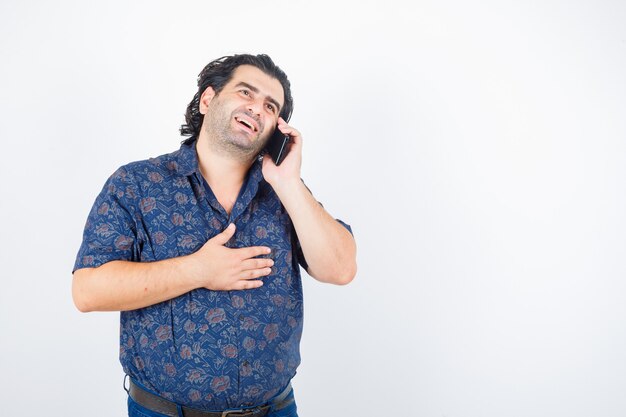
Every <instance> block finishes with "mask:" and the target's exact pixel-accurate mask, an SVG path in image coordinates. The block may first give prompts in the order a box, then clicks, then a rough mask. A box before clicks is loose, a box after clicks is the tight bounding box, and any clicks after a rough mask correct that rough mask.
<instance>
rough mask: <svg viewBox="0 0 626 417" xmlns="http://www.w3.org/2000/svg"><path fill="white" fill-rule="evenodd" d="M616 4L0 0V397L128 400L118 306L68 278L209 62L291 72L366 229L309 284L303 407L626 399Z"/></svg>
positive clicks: (357, 220)
mask: <svg viewBox="0 0 626 417" xmlns="http://www.w3.org/2000/svg"><path fill="white" fill-rule="evenodd" d="M625 21H626V3H624V2H622V1H591V0H589V1H582V0H579V1H560V2H559V1H549V0H548V1H521V0H520V1H507V2H502V1H480V2H466V1H460V0H459V1H432V2H424V1H417V2H409V1H391V0H390V1H367V0H362V1H329V2H325V1H315V2H305V1H297V0H293V1H265V2H260V1H255V2H251V1H238V2H226V1H223V2H210V1H196V2H191V1H189V2H185V1H180V2H165V1H162V2H158V1H107V2H88V1H68V0H59V1H55V2H46V1H31V2H26V1H24V2H18V1H3V2H2V3H0V62H1V64H0V115H1V116H0V140H2V153H1V155H2V156H1V157H0V161H1V163H0V174H1V178H2V180H1V182H0V187H1V189H0V191H1V193H0V195H1V197H0V210H1V212H0V219H2V239H1V240H0V245H1V248H0V257H1V259H0V261H1V264H2V265H3V268H2V272H1V275H2V281H1V282H2V288H1V289H0V332H1V334H2V342H1V343H0V370H1V372H0V374H1V378H2V387H1V389H0V403H1V404H2V410H3V411H2V414H3V415H7V416H33V415H39V414H41V415H47V416H59V417H61V416H83V415H86V414H89V415H91V416H103V417H104V416H115V415H118V416H121V415H125V403H124V401H125V393H124V392H123V391H122V389H121V383H122V371H121V367H120V366H119V363H118V362H117V349H118V347H117V337H118V315H117V314H116V313H91V314H80V313H78V311H77V310H76V309H75V308H74V306H73V304H72V301H71V296H70V283H71V275H70V272H71V268H72V265H73V262H74V257H75V255H76V251H77V250H78V246H79V244H80V239H81V233H82V228H83V225H84V221H85V219H86V217H87V214H88V211H89V208H90V207H91V204H92V202H93V199H94V198H95V196H96V194H97V193H98V192H99V190H100V188H101V187H102V184H103V183H104V181H105V179H106V178H107V177H108V175H110V174H111V173H112V172H113V170H115V168H117V167H118V166H119V165H121V164H123V163H126V162H129V161H132V160H137V159H144V158H146V157H148V156H156V155H159V154H162V153H166V152H170V151H172V150H174V149H176V148H177V147H178V143H179V141H180V137H179V136H178V134H177V129H178V127H179V125H180V124H181V122H182V121H183V113H184V111H185V107H186V105H187V103H188V101H189V100H190V98H191V97H192V95H193V94H194V92H195V81H196V76H197V74H198V72H199V71H200V69H201V68H202V67H203V66H204V65H205V64H206V63H207V62H209V61H210V60H212V59H214V58H217V57H219V56H222V55H225V54H232V53H240V52H254V53H258V52H265V53H268V54H270V55H271V56H272V57H273V58H274V59H275V61H276V62H277V63H278V64H279V65H280V66H281V67H283V68H284V69H285V70H286V72H287V73H288V74H289V76H290V78H291V81H292V84H293V93H294V96H295V112H294V116H293V118H292V124H293V125H294V126H295V127H297V128H298V129H299V130H301V132H302V133H303V135H304V140H305V162H304V164H305V165H304V167H303V177H304V178H305V180H306V181H307V184H308V185H309V186H310V188H311V189H312V190H313V191H314V193H315V194H316V196H317V198H318V199H319V200H321V201H322V202H323V203H324V204H325V206H326V208H328V209H329V211H330V212H331V213H332V214H334V215H335V216H337V217H340V218H342V219H344V220H346V221H348V222H349V223H351V224H352V226H353V229H354V232H355V235H356V238H357V242H358V246H359V273H358V276H357V279H356V280H355V282H354V283H353V284H351V285H350V286H348V287H341V288H339V287H331V286H325V285H322V284H319V283H317V282H315V281H313V280H312V279H310V278H308V277H307V279H306V284H305V291H306V292H305V305H306V321H305V334H304V338H303V344H302V351H303V364H302V366H301V368H300V371H299V374H298V376H297V377H296V380H295V387H296V396H297V398H298V402H299V409H300V415H301V417H313V416H322V415H323V416H331V417H332V416H357V415H359V416H380V415H409V416H432V417H439V416H446V417H454V416H463V417H467V416H469V417H473V416H476V417H478V416H568V417H574V416H581V417H582V416H623V415H626V396H624V389H626V326H625V325H624V323H625V319H626V303H624V297H625V292H626V283H625V278H626V265H625V263H624V258H625V256H624V254H625V250H626V239H625V238H624V236H626V221H625V215H624V213H625V211H626V197H625V193H624V183H625V181H624V179H625V178H626V142H625V139H626V117H625V115H626V77H624V74H626V26H625V25H624V22H625Z"/></svg>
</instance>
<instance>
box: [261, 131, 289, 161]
mask: <svg viewBox="0 0 626 417" xmlns="http://www.w3.org/2000/svg"><path fill="white" fill-rule="evenodd" d="M289 140H290V137H289V135H285V134H284V133H283V132H281V131H280V129H278V126H276V128H275V129H274V133H272V136H271V137H270V138H269V140H268V141H267V145H266V146H265V151H266V152H267V153H269V154H270V156H271V157H272V161H274V163H275V164H276V165H280V163H281V162H283V159H285V155H287V151H288V150H289V149H288V146H287V144H288V143H289Z"/></svg>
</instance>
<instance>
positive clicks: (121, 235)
mask: <svg viewBox="0 0 626 417" xmlns="http://www.w3.org/2000/svg"><path fill="white" fill-rule="evenodd" d="M137 195H138V189H137V186H136V185H135V184H134V181H133V178H132V175H131V173H130V172H129V171H128V170H127V169H126V168H125V167H122V168H120V169H118V170H117V171H115V173H113V175H111V177H109V179H108V180H107V182H106V183H105V184H104V187H103V188H102V191H101V192H100V194H99V195H98V197H97V198H96V201H95V202H94V204H93V207H92V208H91V211H90V213H89V217H88V218H87V222H86V224H85V230H84V232H83V241H82V244H81V246H80V249H79V250H78V255H77V256H76V262H75V263H74V269H73V270H72V272H74V271H76V270H77V269H81V268H95V267H98V266H100V265H102V264H105V263H107V262H110V261H116V260H126V261H136V260H138V258H139V255H138V253H139V250H138V244H137V241H138V239H137V228H136V226H135V222H134V220H133V215H132V213H133V212H134V207H136V200H137Z"/></svg>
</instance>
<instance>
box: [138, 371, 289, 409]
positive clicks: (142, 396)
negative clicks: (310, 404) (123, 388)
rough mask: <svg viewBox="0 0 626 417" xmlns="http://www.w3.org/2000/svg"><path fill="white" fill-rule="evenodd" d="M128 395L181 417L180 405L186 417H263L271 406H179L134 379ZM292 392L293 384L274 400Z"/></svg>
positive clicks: (144, 405) (282, 398) (140, 402)
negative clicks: (205, 408)
mask: <svg viewBox="0 0 626 417" xmlns="http://www.w3.org/2000/svg"><path fill="white" fill-rule="evenodd" d="M129 382H130V384H129V389H128V395H130V398H132V399H133V401H135V402H136V403H137V404H139V405H141V406H143V407H145V408H147V409H149V410H151V411H154V412H156V413H160V414H164V415H166V416H170V417H179V414H178V407H180V408H181V409H182V415H183V416H184V417H263V416H266V415H267V414H268V413H269V411H270V408H271V405H270V404H264V405H261V406H258V407H253V408H246V409H241V410H226V411H221V412H216V411H202V410H198V409H195V408H190V407H185V406H178V405H176V403H174V402H172V401H169V400H166V399H165V398H162V397H159V396H158V395H155V394H152V393H151V392H148V391H146V390H144V389H143V388H141V387H140V386H138V385H137V384H135V383H134V382H133V381H132V379H131V380H130V381H129ZM290 392H291V384H289V385H288V386H287V388H286V389H285V390H284V391H283V392H281V393H280V395H278V397H276V398H275V399H274V400H273V402H280V401H282V400H284V399H285V397H287V395H288V394H289V393H290Z"/></svg>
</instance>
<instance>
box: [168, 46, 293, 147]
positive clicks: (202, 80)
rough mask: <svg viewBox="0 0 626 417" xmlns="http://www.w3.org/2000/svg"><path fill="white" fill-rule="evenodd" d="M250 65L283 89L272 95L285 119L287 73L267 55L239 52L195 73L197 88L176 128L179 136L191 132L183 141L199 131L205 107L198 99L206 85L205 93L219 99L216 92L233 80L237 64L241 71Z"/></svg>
mask: <svg viewBox="0 0 626 417" xmlns="http://www.w3.org/2000/svg"><path fill="white" fill-rule="evenodd" d="M242 66H244V67H242ZM250 67H254V68H256V71H257V72H258V71H259V70H260V71H261V72H262V73H264V74H265V75H267V76H269V77H270V78H272V79H275V80H277V81H278V82H279V83H280V85H281V87H282V90H283V91H282V93H283V97H273V98H274V99H275V100H276V101H278V102H279V104H281V106H280V109H279V114H280V117H282V118H283V119H285V121H288V120H289V118H290V117H291V112H292V111H293V98H292V97H291V86H290V83H289V80H288V79H287V75H286V74H285V73H284V72H283V71H282V70H281V69H280V68H279V67H278V66H276V64H274V62H273V61H272V59H271V58H270V57H269V56H267V55H248V54H242V55H233V56H225V57H222V58H219V59H216V60H214V61H212V62H210V63H209V64H207V66H205V67H204V69H203V70H202V72H200V74H199V75H198V91H197V93H196V94H195V95H194V97H193V99H192V100H191V102H190V103H189V105H188V106H187V113H186V114H185V120H186V122H187V123H186V124H184V125H182V126H181V128H180V132H181V134H182V135H183V136H191V137H190V138H189V139H187V140H185V141H184V143H186V144H189V143H191V142H193V141H194V140H195V139H197V138H198V136H199V135H200V130H201V128H202V124H203V121H204V119H205V114H206V111H204V112H202V111H201V105H202V103H201V101H202V98H203V95H205V97H206V94H207V89H209V94H211V93H213V94H214V98H218V99H219V96H220V93H222V90H223V89H224V87H225V86H227V85H229V86H232V84H233V83H231V81H232V80H233V76H234V75H235V74H236V73H237V74H239V73H241V72H242V71H237V70H238V68H239V69H240V70H244V71H245V70H248V69H249V68H250ZM229 83H230V84H229ZM253 87H254V86H253ZM214 104H215V103H214ZM208 111H211V109H208Z"/></svg>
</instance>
